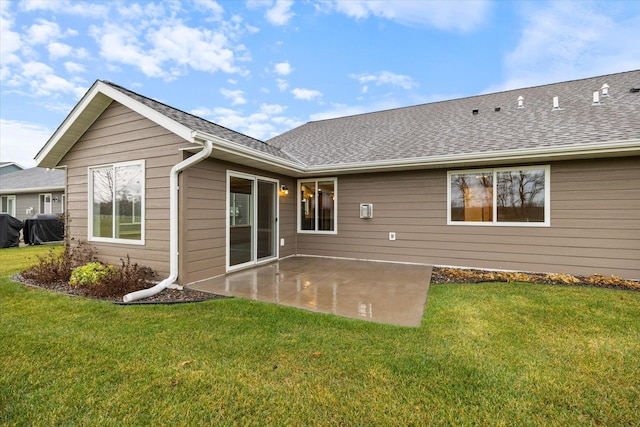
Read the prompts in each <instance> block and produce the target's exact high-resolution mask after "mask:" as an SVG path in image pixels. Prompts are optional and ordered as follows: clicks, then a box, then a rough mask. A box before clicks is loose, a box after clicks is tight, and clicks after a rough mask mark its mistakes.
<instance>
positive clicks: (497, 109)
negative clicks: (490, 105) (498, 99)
mask: <svg viewBox="0 0 640 427" xmlns="http://www.w3.org/2000/svg"><path fill="white" fill-rule="evenodd" d="M500 110H501V108H500V107H496V108H494V109H493V111H495V112H496V113H497V112H498V111H500Z"/></svg>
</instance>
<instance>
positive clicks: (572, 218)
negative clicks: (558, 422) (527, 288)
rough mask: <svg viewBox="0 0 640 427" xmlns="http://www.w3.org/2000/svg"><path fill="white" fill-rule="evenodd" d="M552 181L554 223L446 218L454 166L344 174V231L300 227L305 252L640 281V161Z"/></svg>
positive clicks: (592, 165) (581, 165)
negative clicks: (367, 206)
mask: <svg viewBox="0 0 640 427" xmlns="http://www.w3.org/2000/svg"><path fill="white" fill-rule="evenodd" d="M550 180H551V183H550V185H551V226H550V227H524V226H474V225H447V224H446V220H447V217H446V215H447V206H446V203H447V202H446V200H447V171H446V170H430V171H411V172H403V173H380V174H370V175H347V176H340V177H338V234H337V235H314V234H298V237H297V239H298V245H297V246H298V253H299V254H309V255H321V256H336V257H350V258H363V259H378V260H389V261H405V262H423V263H431V264H436V265H438V264H441V265H456V266H464V267H476V268H500V269H512V270H527V271H547V272H563V273H572V274H594V273H600V274H605V275H610V274H616V275H620V276H623V277H627V278H635V279H640V189H639V188H638V187H639V183H640V158H638V157H634V158H622V159H606V160H590V161H574V162H557V163H552V164H551V179H550ZM364 202H366V203H373V205H374V218H373V219H370V220H364V219H360V218H359V203H364ZM389 232H395V233H396V235H397V240H395V241H389V240H388V233H389Z"/></svg>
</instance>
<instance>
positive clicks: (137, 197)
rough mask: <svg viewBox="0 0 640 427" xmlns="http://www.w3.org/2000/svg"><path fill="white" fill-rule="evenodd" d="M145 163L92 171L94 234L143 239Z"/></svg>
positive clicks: (106, 236)
mask: <svg viewBox="0 0 640 427" xmlns="http://www.w3.org/2000/svg"><path fill="white" fill-rule="evenodd" d="M143 169H144V168H143V165H142V164H126V165H113V166H108V167H101V168H98V169H93V170H92V188H91V191H92V194H93V196H92V199H93V212H92V216H93V218H92V219H93V234H92V236H93V237H102V238H114V239H127V240H141V239H142V222H143V212H144V211H143V199H142V183H143V181H144V177H143V175H144V172H143Z"/></svg>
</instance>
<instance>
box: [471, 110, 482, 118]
mask: <svg viewBox="0 0 640 427" xmlns="http://www.w3.org/2000/svg"><path fill="white" fill-rule="evenodd" d="M479 112H480V111H478V110H477V109H475V110H471V114H473V115H474V116H477V115H478V113H479Z"/></svg>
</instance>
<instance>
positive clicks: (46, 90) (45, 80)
mask: <svg viewBox="0 0 640 427" xmlns="http://www.w3.org/2000/svg"><path fill="white" fill-rule="evenodd" d="M19 79H20V83H22V84H26V85H28V86H29V94H30V95H31V96H52V95H56V94H60V93H64V94H68V95H72V96H74V97H76V98H80V97H81V96H82V95H83V94H84V93H85V91H86V88H85V87H84V86H83V85H81V84H79V82H76V81H71V80H67V79H64V78H62V77H60V76H58V75H56V74H55V73H54V70H53V69H52V68H51V67H50V66H48V65H47V64H44V63H42V62H34V61H30V62H27V63H24V64H22V73H21V74H20V77H19Z"/></svg>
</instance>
